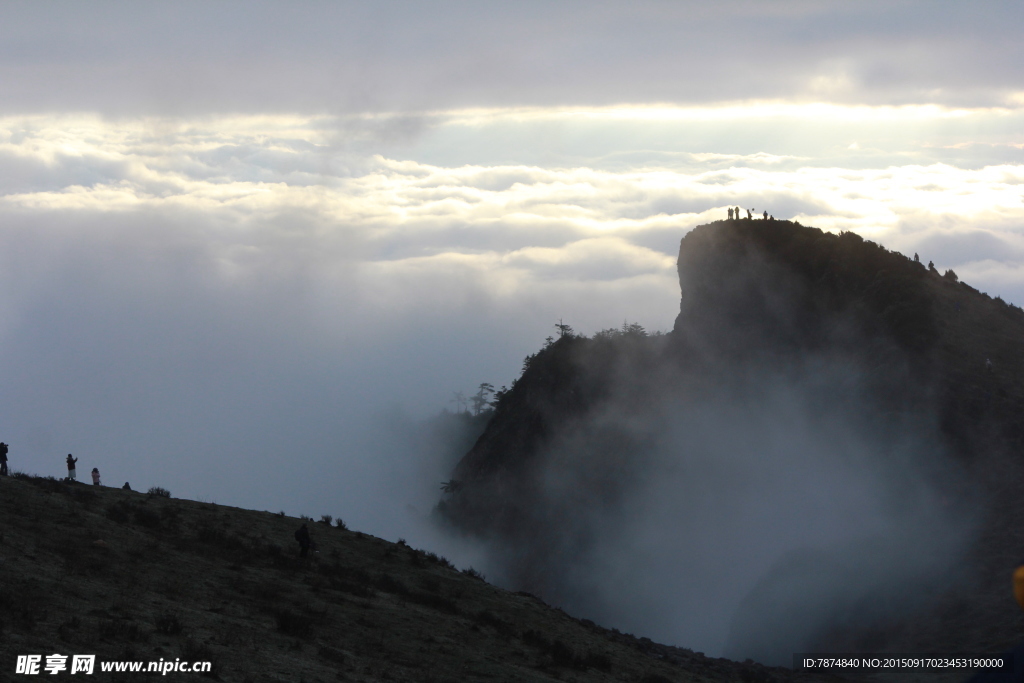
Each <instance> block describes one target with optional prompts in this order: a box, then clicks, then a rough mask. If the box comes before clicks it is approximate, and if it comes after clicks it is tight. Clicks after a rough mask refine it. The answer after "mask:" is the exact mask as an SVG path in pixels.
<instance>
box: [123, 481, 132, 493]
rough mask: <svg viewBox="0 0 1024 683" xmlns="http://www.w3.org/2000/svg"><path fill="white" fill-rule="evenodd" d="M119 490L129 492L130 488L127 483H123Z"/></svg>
mask: <svg viewBox="0 0 1024 683" xmlns="http://www.w3.org/2000/svg"><path fill="white" fill-rule="evenodd" d="M121 490H122V491H131V490H132V487H131V486H129V485H128V482H125V483H124V486H122V487H121Z"/></svg>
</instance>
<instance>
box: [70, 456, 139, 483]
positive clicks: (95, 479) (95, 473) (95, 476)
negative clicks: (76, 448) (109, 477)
mask: <svg viewBox="0 0 1024 683" xmlns="http://www.w3.org/2000/svg"><path fill="white" fill-rule="evenodd" d="M66 462H67V465H68V478H67V480H68V481H78V477H77V476H76V471H75V463H77V462H78V458H76V457H74V456H73V455H71V454H70V453H68V457H67V461H66ZM92 485H93V486H100V469H99V468H98V467H93V468H92ZM121 488H122V489H124V490H125V491H131V490H132V487H131V486H130V485H129V484H128V482H125V483H124V486H122V487H121Z"/></svg>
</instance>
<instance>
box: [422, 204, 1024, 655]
mask: <svg viewBox="0 0 1024 683" xmlns="http://www.w3.org/2000/svg"><path fill="white" fill-rule="evenodd" d="M678 264H679V277H680V285H681V305H680V313H679V315H678V317H677V319H676V323H675V326H674V328H673V330H672V331H671V332H670V333H668V334H666V335H646V334H645V333H643V332H642V331H639V330H635V329H634V330H632V331H625V330H624V331H620V332H619V333H604V334H601V335H596V336H595V337H594V338H586V337H580V336H576V335H571V334H569V335H564V336H562V337H561V338H559V339H557V340H555V341H554V342H553V343H550V344H549V345H548V346H546V347H545V348H544V349H542V350H540V351H539V352H538V353H537V354H535V355H533V356H531V357H529V358H527V361H526V363H524V370H523V373H522V376H521V377H520V378H519V380H518V381H517V382H516V383H515V384H514V386H513V387H512V389H511V390H510V391H509V392H508V393H507V394H506V395H505V396H504V397H503V398H502V400H501V401H500V403H499V405H498V406H497V407H496V410H495V413H494V416H493V418H492V420H491V422H490V423H489V424H488V426H487V429H486V430H485V431H484V433H483V435H482V436H481V437H480V438H479V440H478V441H477V442H476V444H475V445H474V446H473V448H472V449H471V450H470V451H469V452H468V453H467V454H466V455H465V457H464V458H463V459H462V461H461V462H460V463H459V465H458V466H457V467H456V469H455V472H454V477H455V478H456V479H458V480H460V481H461V482H462V483H463V486H462V487H461V489H460V490H459V491H458V492H457V493H456V494H455V495H452V496H448V497H446V499H445V500H443V501H441V503H440V504H439V506H438V508H439V512H440V514H441V516H442V517H443V518H444V519H446V520H448V521H449V523H451V524H452V525H453V526H454V527H455V528H457V529H460V530H461V531H462V532H463V533H468V534H470V535H473V536H476V537H477V538H480V539H483V540H484V541H485V542H487V543H488V544H490V547H491V548H492V552H493V557H494V561H495V563H496V564H498V565H499V566H502V567H503V568H504V571H505V572H507V574H506V580H507V581H508V582H510V583H511V584H512V585H514V586H519V587H524V588H527V589H529V590H533V591H536V592H538V593H541V594H544V595H547V596H551V597H552V598H553V599H554V600H555V601H556V602H557V603H563V604H567V605H569V606H570V607H571V608H572V609H574V610H577V611H581V612H582V613H586V612H587V610H588V609H590V610H591V611H592V613H596V614H601V615H604V614H606V613H609V614H610V613H615V612H616V610H619V612H622V610H623V609H625V608H623V607H622V606H621V605H619V606H618V607H615V606H611V607H610V606H609V604H611V603H615V602H616V601H617V600H618V598H616V597H615V596H612V597H611V598H609V597H608V596H607V595H603V596H602V595H601V591H600V590H597V589H595V588H594V587H593V586H587V585H582V584H585V583H586V582H580V581H576V580H574V581H571V582H570V581H567V580H566V579H565V576H566V575H576V574H579V573H583V574H586V572H587V571H589V570H588V569H587V567H589V566H595V563H598V562H599V561H600V558H606V557H607V556H608V554H609V550H608V548H609V547H612V546H611V545H609V544H611V543H612V541H610V540H608V539H610V538H612V537H614V536H615V535H616V534H618V538H620V539H621V538H625V537H627V536H628V534H626V533H625V532H624V531H623V529H624V528H625V526H623V525H625V524H626V522H624V521H622V520H623V519H625V518H626V517H629V516H635V514H637V513H635V512H633V510H635V509H636V508H637V507H638V506H641V507H642V506H643V505H645V504H646V501H648V500H649V499H650V496H649V495H648V493H647V491H648V490H649V488H650V486H651V485H652V484H651V481H650V480H651V478H652V477H653V478H655V479H657V478H658V476H659V475H657V473H658V472H661V471H664V472H669V471H670V470H672V468H673V467H676V466H675V465H672V464H671V463H675V462H676V460H673V458H677V454H682V455H678V458H681V460H679V462H683V463H685V466H683V465H680V467H684V469H685V467H690V469H691V470H693V469H696V470H699V469H700V467H699V466H695V465H694V464H693V463H694V462H696V461H694V460H693V458H692V457H691V456H690V454H692V453H694V452H697V451H699V450H700V449H702V448H703V449H704V450H705V451H707V450H708V448H711V450H714V449H715V448H718V446H716V445H715V444H714V437H713V436H706V437H701V438H702V439H703V441H700V443H698V444H697V445H696V446H695V447H694V446H693V444H692V443H690V442H691V441H693V439H692V438H691V437H690V436H689V435H690V434H692V433H694V432H695V431H700V429H701V428H702V427H701V426H700V425H701V424H706V423H707V422H708V419H711V420H718V419H721V420H723V421H724V424H723V425H720V426H719V433H723V434H728V433H729V432H730V431H740V432H743V431H745V430H746V431H749V432H750V435H751V436H750V438H749V441H750V443H751V444H753V445H751V446H750V449H751V450H756V449H757V448H758V446H757V442H758V439H760V438H761V436H762V434H763V433H765V430H767V432H766V433H767V434H768V437H767V438H768V439H769V441H770V440H771V439H773V438H775V439H777V438H780V437H776V436H773V434H774V432H773V431H772V430H774V429H777V428H778V426H779V425H781V424H784V423H785V420H786V419H790V418H793V419H794V420H795V422H794V424H796V425H798V429H803V430H805V431H806V433H807V434H811V435H813V437H812V438H810V439H805V441H804V442H802V443H804V446H806V443H811V442H813V443H814V444H816V445H814V446H813V448H818V449H819V450H820V451H821V452H823V453H824V452H828V451H829V447H828V443H829V440H830V439H835V440H836V443H840V444H849V443H855V447H849V448H852V449H853V450H856V451H858V452H861V451H863V452H870V453H872V454H873V455H872V456H871V457H872V458H874V459H875V460H877V461H878V462H882V463H884V466H886V467H892V468H893V469H894V471H896V472H897V475H896V476H895V477H894V478H893V482H894V483H890V484H886V485H885V486H884V494H882V493H879V497H880V498H884V499H886V500H888V499H890V498H893V497H894V496H895V497H897V498H898V497H900V496H901V495H903V494H902V493H901V492H906V498H907V500H916V499H915V496H922V498H921V500H922V501H923V500H924V498H928V500H939V501H942V503H941V508H940V510H939V511H940V512H941V514H942V515H943V522H942V523H943V524H947V523H948V524H951V525H955V524H959V522H958V521H956V520H968V519H970V520H973V521H971V522H970V523H975V522H976V523H977V525H978V529H979V531H977V532H976V533H974V532H972V533H973V535H971V539H970V540H964V541H963V545H964V547H967V548H968V549H967V550H963V552H964V553H966V555H965V558H966V559H963V560H962V561H960V560H958V561H957V562H955V563H951V564H952V565H955V566H949V567H945V568H944V569H943V571H944V572H954V573H956V574H957V576H958V577H959V578H957V579H956V582H954V581H953V580H952V579H950V578H949V577H948V576H943V577H939V576H938V574H939V573H941V572H936V574H935V576H934V577H931V578H930V579H929V581H931V580H934V581H935V586H932V587H929V588H928V589H927V591H931V593H936V594H937V593H942V591H943V590H945V588H944V587H949V590H948V591H947V592H946V593H948V594H946V593H943V595H942V597H934V596H933V597H932V598H929V600H930V602H928V601H927V600H926V601H925V603H927V604H925V606H924V607H921V604H918V603H915V605H916V606H915V608H914V609H918V610H920V609H924V610H925V612H927V613H928V614H932V612H929V611H928V610H929V609H931V608H934V609H935V610H940V611H941V609H946V608H948V606H949V604H953V603H956V602H957V601H961V602H962V601H963V600H967V599H969V600H973V601H974V602H973V606H974V607H977V608H978V612H977V614H976V615H975V616H976V617H977V619H978V620H979V621H980V622H981V623H979V624H972V625H971V629H966V630H965V629H961V630H960V631H959V635H960V636H964V637H966V636H965V633H966V632H967V631H970V632H971V633H974V634H975V635H976V636H977V638H975V640H979V641H980V642H975V643H974V644H975V645H976V646H977V645H980V644H984V645H985V646H986V647H987V648H990V647H1001V646H1005V645H1007V644H1009V643H1010V642H1012V640H1013V638H1014V636H1012V635H1010V634H1009V632H1008V631H1007V628H1008V626H1007V624H1010V623H1012V624H1015V625H1018V626H1019V625H1020V623H1021V621H1022V620H1021V619H1020V618H1019V615H1017V613H1016V612H1015V611H1013V610H1014V609H1015V608H1014V607H1013V606H1012V605H1010V604H1007V605H1003V604H1002V603H1000V602H998V601H999V600H1000V599H1002V598H1000V597H999V596H1000V595H1001V596H1002V597H1003V598H1005V597H1006V591H1005V590H1004V589H1005V585H1002V584H1001V585H1000V586H999V587H998V589H997V588H996V587H995V586H994V583H993V582H994V581H995V580H996V577H998V576H1000V574H999V572H1004V574H1005V572H1006V571H1008V569H1007V567H1006V563H1007V560H1006V558H1005V557H1004V555H1005V552H1003V551H1005V549H1007V548H1009V547H1011V546H1013V544H1015V543H1018V542H1019V541H1020V540H1024V539H1021V538H1020V534H1018V533H1017V531H1016V528H1015V526H1014V525H1013V524H1011V523H1010V522H1009V520H1010V518H1011V517H1010V513H1009V512H1008V510H1009V508H1013V507H1019V505H1018V504H1016V503H1013V502H1011V501H1009V500H1004V499H1003V496H1004V495H1006V489H1007V488H1008V486H1009V485H1008V483H1007V482H1011V481H1012V482H1017V481H1021V480H1022V479H1024V477H1022V476H1021V462H1020V460H1021V459H1020V457H1019V453H1020V449H1021V447H1022V444H1024V421H1022V419H1021V416H1022V415H1024V391H1022V388H1024V382H1022V380H1024V361H1022V358H1024V354H1022V351H1024V311H1022V310H1021V309H1020V308H1017V307H1015V306H1010V305H1008V304H1006V303H1005V302H1003V301H1002V300H1001V299H1000V298H998V297H995V298H992V297H990V296H989V295H987V294H984V293H981V292H979V291H978V290H976V289H974V288H972V287H970V286H969V285H967V284H966V283H963V282H959V281H958V279H957V277H956V275H955V274H954V273H953V272H952V271H947V273H946V274H945V275H940V274H939V272H938V271H936V270H935V269H934V268H932V267H931V266H930V265H929V266H925V265H924V264H922V263H920V262H918V261H916V260H915V259H911V258H908V257H906V256H904V255H903V254H900V253H897V252H893V251H889V250H887V249H885V248H884V247H882V246H880V245H878V244H875V243H873V242H870V241H868V240H864V239H863V238H861V237H860V236H858V235H856V234H854V233H841V234H838V235H837V234H831V233H826V232H823V231H821V230H818V229H816V228H810V227H804V226H801V225H799V224H797V223H793V222H789V221H761V220H736V221H718V222H715V223H711V224H708V225H702V226H699V227H697V228H695V229H693V230H692V231H690V232H689V233H688V234H687V235H686V236H685V237H684V238H683V239H682V241H681V245H680V253H679V261H678ZM780 396H781V397H782V398H781V399H780ZM794 396H795V397H796V398H793V397H794ZM787 401H792V404H793V405H794V406H797V405H798V406H799V407H798V408H792V409H789V408H787V409H786V410H783V411H782V412H781V413H775V412H771V411H773V410H776V408H774V407H773V405H786V404H787ZM709 406H710V407H709ZM786 411H788V412H786ZM734 413H735V414H736V415H739V416H740V417H739V418H736V420H734V421H733V422H732V423H729V422H728V420H727V419H726V418H723V417H722V416H723V415H732V414H734ZM695 416H700V419H699V420H698V418H697V417H695ZM709 416H711V417H710V418H709ZM794 416H796V417H794ZM701 420H703V422H701ZM737 420H738V422H737ZM681 425H685V427H684V426H681ZM750 425H754V426H750ZM808 425H810V426H808ZM836 425H840V427H838V428H837V427H836ZM758 430H760V432H759V431H758ZM729 438H731V437H729ZM688 439H689V441H688ZM726 440H728V439H726ZM709 443H710V444H711V446H708V444H709ZM779 443H781V441H779ZM680 444H683V445H682V446H680ZM820 444H824V445H820ZM804 446H801V447H804ZM843 447H847V446H843ZM838 450H841V448H839V449H838ZM910 453H912V455H908V454H910ZM716 457H717V456H716ZM687 458H690V459H689V460H687ZM901 459H906V462H907V463H910V462H912V463H913V464H912V465H906V464H903V460H901ZM698 460H699V459H698ZM705 460H706V461H710V462H714V459H713V458H710V456H708V457H707V458H705ZM763 460H764V459H763V458H761V459H760V461H763ZM701 462H704V461H701ZM666 463H668V465H667V464H666ZM844 466H845V465H844ZM666 467H668V469H666ZM658 468H661V469H658ZM676 469H678V468H676ZM910 472H913V475H912V476H911V475H910V474H909V473H910ZM672 476H676V475H672ZM688 476H690V475H688ZM900 476H906V477H907V481H899V482H898V483H896V482H897V480H899V477H900ZM914 479H920V480H921V483H920V486H922V487H926V488H927V494H924V493H921V492H920V491H918V490H917V487H918V484H916V483H914V481H913V480H914ZM880 490H881V489H880ZM997 501H998V502H997ZM915 504H916V503H915ZM920 504H921V505H922V506H926V505H932V503H930V502H929V503H927V504H926V503H924V502H921V503H920ZM880 505H881V504H880ZM908 505H909V504H908ZM921 509H924V508H923V507H922V508H921ZM886 514H888V513H886ZM901 514H902V513H901ZM915 514H917V513H915ZM901 519H902V518H901ZM963 524H964V525H968V522H967V521H964V522H963ZM965 528H966V526H965ZM963 533H965V534H966V533H967V532H963ZM936 535H938V533H936ZM950 535H954V534H952V532H951V533H950ZM616 542H622V541H621V540H620V541H616ZM968 546H969V547H968ZM616 547H617V546H616ZM958 547H959V546H958ZM1017 547H1019V544H1018V545H1017ZM1000 549H1002V550H1000ZM931 550H932V551H935V552H938V553H940V554H946V555H949V556H952V554H953V553H954V550H953V548H952V546H949V547H946V546H943V547H942V548H939V547H938V546H935V547H933V548H931ZM956 552H960V551H959V550H957V551H956ZM1000 553H1002V554H1000ZM903 564H906V562H904V563H903ZM851 571H852V570H851ZM776 573H777V572H776ZM861 573H862V572H861ZM769 574H772V572H769ZM922 576H923V574H921V575H914V577H913V578H910V577H909V576H908V577H904V578H902V579H900V580H901V581H904V582H907V581H910V582H917V583H918V584H920V585H922V586H923V585H924V584H925V583H927V582H926V581H925V580H924V579H923V578H921V577H922ZM577 578H578V577H577ZM1001 580H1002V582H1003V584H1005V575H1003V578H1002V579H1001ZM596 583H598V581H597V580H596V579H595V585H596ZM954 583H956V586H957V587H956V589H955V590H954V589H953V588H952V586H953V584H954ZM879 585H880V584H879ZM929 585H930V584H929ZM863 590H864V591H865V592H864V594H863V596H861V598H863V600H868V599H869V598H870V593H869V589H868V588H864V589H863ZM870 590H875V589H874V588H872V589H870ZM922 591H925V589H923V588H922ZM927 591H926V592H927ZM972 591H973V592H972ZM897 592H900V591H897ZM605 593H607V591H605ZM965 596H970V597H969V598H968V597H965ZM861 598H858V599H861ZM822 599H823V600H826V598H822ZM940 603H941V605H942V606H941V607H939V606H938V605H940ZM922 604H923V603H922ZM982 605H984V607H982ZM901 609H902V608H901ZM907 610H909V607H908V608H906V610H904V611H907ZM969 611H970V610H968V612H969ZM897 612H899V610H897ZM963 614H964V613H963V612H962V613H961V616H963ZM898 618H899V615H898V614H888V615H886V616H885V617H884V618H881V617H877V616H872V617H871V618H870V619H868V618H866V619H867V621H866V622H865V623H858V624H853V625H850V624H847V625H845V626H843V627H842V628H840V627H838V626H836V625H835V624H833V623H831V622H828V623H825V622H823V623H822V624H821V625H820V627H818V626H816V627H815V633H817V634H818V635H814V636H813V637H812V635H813V634H812V635H808V636H806V638H807V639H808V640H806V642H805V644H807V645H810V644H814V643H823V642H826V641H828V642H831V643H845V644H846V645H848V646H849V645H850V644H851V643H856V642H857V641H858V638H861V636H864V634H866V633H869V632H870V633H872V634H873V635H872V638H874V641H873V642H882V643H885V644H890V645H896V644H903V645H905V646H908V647H909V646H910V645H913V646H914V647H922V646H924V645H931V646H934V647H940V646H948V647H953V645H954V644H956V643H954V641H955V640H956V638H954V637H953V636H951V635H949V634H947V636H946V637H942V636H939V635H937V634H938V633H939V632H940V631H942V624H941V620H939V621H935V622H934V623H933V622H927V623H933V625H935V628H934V629H932V628H931V627H930V626H929V627H927V628H924V627H923V628H921V629H919V633H918V634H917V635H918V636H920V637H916V636H915V637H911V635H908V634H907V633H905V632H901V633H902V635H900V637H899V638H896V637H895V636H894V635H893V634H894V633H895V632H896V631H897V630H898V629H896V628H895V627H893V626H892V622H893V621H894V620H896V621H898ZM929 618H930V617H929ZM613 620H614V619H613ZM741 622H743V619H742V618H740V617H736V618H735V619H734V620H733V627H732V630H733V633H734V635H735V632H736V630H737V629H738V628H740V627H739V626H737V624H739V623H741ZM868 622H870V623H868ZM996 622H999V624H1000V626H995V623H996ZM945 626H949V624H948V623H947V624H945ZM961 626H962V625H961ZM985 629H989V630H988V631H986V630H985ZM826 632H827V633H828V634H829V635H828V638H825V639H824V640H823V638H824V636H822V635H821V634H822V633H826ZM982 632H985V633H988V634H989V635H986V636H984V637H982V636H980V635H978V634H980V633H982ZM858 634H859V635H858ZM662 637H663V638H665V636H664V635H662ZM864 637H866V636H864ZM815 638H817V640H815ZM829 639H830V640H829ZM956 642H957V643H959V646H960V647H962V646H963V643H962V642H960V641H956ZM680 644H682V645H687V643H685V642H683V643H680ZM876 649H877V648H876ZM792 651H793V649H792V648H791V649H790V652H792Z"/></svg>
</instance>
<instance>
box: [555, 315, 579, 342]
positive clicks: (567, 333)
mask: <svg viewBox="0 0 1024 683" xmlns="http://www.w3.org/2000/svg"><path fill="white" fill-rule="evenodd" d="M555 327H556V328H558V337H559V338H562V337H571V336H573V334H575V332H574V331H573V329H572V327H570V326H569V325H566V324H565V323H563V322H562V319H561V318H559V319H558V323H557V324H556V325H555Z"/></svg>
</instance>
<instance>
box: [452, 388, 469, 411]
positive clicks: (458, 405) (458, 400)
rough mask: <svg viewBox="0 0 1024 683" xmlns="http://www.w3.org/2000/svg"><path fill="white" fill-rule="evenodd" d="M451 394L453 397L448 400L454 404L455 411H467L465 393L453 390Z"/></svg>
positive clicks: (467, 404)
mask: <svg viewBox="0 0 1024 683" xmlns="http://www.w3.org/2000/svg"><path fill="white" fill-rule="evenodd" d="M452 395H453V396H454V397H455V398H453V399H452V400H451V401H450V403H454V404H455V409H456V410H455V412H458V413H465V412H467V411H468V410H469V402H468V401H466V395H465V394H464V393H462V392H461V391H453V392H452Z"/></svg>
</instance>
